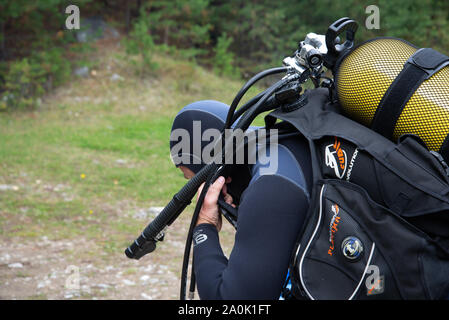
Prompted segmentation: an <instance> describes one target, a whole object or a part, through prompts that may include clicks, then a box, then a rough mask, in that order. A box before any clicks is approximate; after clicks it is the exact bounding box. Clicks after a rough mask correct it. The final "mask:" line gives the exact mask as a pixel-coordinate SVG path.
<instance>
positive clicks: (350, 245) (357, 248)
mask: <svg viewBox="0 0 449 320" xmlns="http://www.w3.org/2000/svg"><path fill="white" fill-rule="evenodd" d="M341 251H342V253H343V255H344V256H345V257H346V258H347V259H349V260H358V259H359V258H360V257H361V256H362V253H363V244H362V241H360V239H358V238H356V237H353V236H350V237H347V238H345V239H344V240H343V241H342V243H341Z"/></svg>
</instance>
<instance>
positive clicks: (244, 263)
mask: <svg viewBox="0 0 449 320" xmlns="http://www.w3.org/2000/svg"><path fill="white" fill-rule="evenodd" d="M228 109H229V106H228V105H226V104H224V103H221V102H218V101H212V100H207V101H198V102H194V103H192V104H189V105H187V106H186V107H184V108H183V109H182V110H181V111H180V112H179V113H178V114H177V116H176V117H175V119H174V122H173V126H172V133H173V132H174V131H175V130H176V129H183V130H187V132H190V133H191V135H190V137H193V136H194V133H193V131H194V126H193V124H194V122H196V123H198V122H199V123H200V124H201V133H203V132H205V131H206V130H208V129H218V130H221V129H222V128H223V125H224V123H225V119H226V115H227V113H228ZM251 129H252V130H257V128H254V127H253V128H251ZM170 140H171V141H170V149H171V150H173V147H174V146H175V145H176V143H177V141H175V140H172V139H170ZM192 140H193V139H192ZM190 143H191V146H190V147H191V148H190V149H188V150H191V151H190V153H189V154H183V156H184V157H183V159H184V161H183V162H181V163H177V164H176V166H177V167H178V168H179V169H180V170H181V171H182V172H183V173H184V176H185V178H187V179H189V178H191V177H193V176H194V175H195V174H196V173H197V172H198V171H199V170H201V168H202V167H203V166H204V165H205V163H204V162H201V163H199V162H200V161H199V159H200V158H201V149H202V148H204V146H205V141H202V142H201V148H198V147H197V148H196V150H194V149H195V147H194V141H191V142H190ZM194 151H196V152H194ZM174 156H176V155H174V154H173V153H172V158H173V157H174ZM274 156H276V159H271V157H273V158H274ZM268 157H269V158H270V159H269V160H270V161H277V166H276V169H275V170H272V171H270V170H266V169H267V166H266V161H264V163H262V162H261V161H256V162H255V163H254V164H247V165H237V166H234V167H236V168H237V170H236V171H233V173H232V175H231V176H230V177H228V178H227V179H225V178H224V177H220V178H218V179H217V180H216V181H215V182H214V183H213V184H212V185H211V186H210V188H209V190H208V192H207V194H206V197H205V199H204V203H203V206H202V208H201V211H200V214H199V217H198V221H197V225H196V227H195V229H194V236H193V239H194V240H193V245H194V248H193V266H194V272H195V277H196V281H197V285H198V293H199V296H200V298H201V299H213V300H218V299H269V300H275V299H278V298H279V297H280V295H281V291H282V288H283V285H284V282H285V279H286V275H287V272H288V267H289V262H290V257H291V254H292V250H293V249H294V245H295V241H296V240H297V236H298V234H299V232H300V230H301V228H302V226H303V224H304V221H305V216H306V213H307V209H308V206H309V197H310V188H311V183H312V170H311V162H310V152H309V148H308V145H307V142H306V140H305V139H303V138H301V136H300V135H299V134H295V135H285V137H284V136H282V135H280V136H279V138H278V144H277V153H276V154H274V153H273V154H272V153H269V154H268ZM263 169H265V170H263ZM203 185H204V184H203ZM201 188H202V186H201V187H200V190H199V193H198V194H200V192H201ZM220 193H221V194H222V195H223V198H224V199H225V201H226V203H228V204H230V205H232V206H233V207H236V208H237V231H236V234H235V242H234V246H233V248H232V252H231V254H230V256H229V259H228V258H227V257H226V256H225V255H224V253H223V251H222V248H221V245H220V241H219V232H220V230H221V225H222V222H221V214H220V213H219V208H218V205H217V201H218V199H219V196H220ZM237 206H238V207H237Z"/></svg>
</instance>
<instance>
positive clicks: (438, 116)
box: [334, 38, 449, 162]
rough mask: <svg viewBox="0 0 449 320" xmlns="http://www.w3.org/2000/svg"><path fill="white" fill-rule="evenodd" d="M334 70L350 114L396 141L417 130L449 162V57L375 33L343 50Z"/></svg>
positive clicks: (342, 100) (342, 99)
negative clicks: (369, 38) (361, 42)
mask: <svg viewBox="0 0 449 320" xmlns="http://www.w3.org/2000/svg"><path fill="white" fill-rule="evenodd" d="M334 74H335V88H336V92H337V95H338V99H339V102H340V104H341V106H342V108H343V111H344V112H345V113H346V115H347V116H348V117H350V118H352V119H353V120H355V121H358V122H360V123H362V124H364V125H366V126H368V127H370V128H372V129H373V130H375V131H377V132H379V133H380V134H382V135H384V136H385V137H387V138H389V139H392V140H393V141H397V139H398V138H399V137H400V136H402V135H404V134H414V135H417V136H419V137H420V138H421V140H423V141H424V142H425V143H426V145H427V148H428V149H429V150H433V151H436V152H439V153H440V154H441V155H442V156H443V158H445V160H446V162H448V161H449V138H448V134H449V57H447V56H445V55H443V54H441V53H439V52H437V51H435V50H433V49H430V48H423V49H418V48H416V47H415V46H413V45H411V44H409V43H408V42H406V41H404V40H401V39H395V38H377V39H373V40H370V41H367V42H365V43H363V44H361V45H359V46H357V47H355V48H353V49H351V50H348V51H347V52H346V53H345V54H344V55H342V57H341V58H340V59H339V61H337V63H336V65H335V68H334Z"/></svg>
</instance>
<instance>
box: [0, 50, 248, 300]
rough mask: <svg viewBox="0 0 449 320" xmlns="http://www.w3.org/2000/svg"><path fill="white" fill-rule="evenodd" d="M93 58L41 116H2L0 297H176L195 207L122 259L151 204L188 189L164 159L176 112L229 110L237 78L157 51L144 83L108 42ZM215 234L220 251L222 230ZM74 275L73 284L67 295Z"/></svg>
mask: <svg viewBox="0 0 449 320" xmlns="http://www.w3.org/2000/svg"><path fill="white" fill-rule="evenodd" d="M92 59H93V61H94V62H95V63H93V68H92V69H91V70H92V72H91V74H90V75H89V76H88V77H86V78H74V79H73V80H72V81H71V82H70V83H68V84H66V85H65V86H63V87H61V88H59V89H57V90H55V91H54V92H52V93H51V94H50V95H47V96H46V97H44V99H43V101H42V104H41V107H40V108H39V109H38V110H35V111H25V112H23V111H19V112H12V113H2V114H0V159H1V161H0V298H3V299H14V298H18V299H64V298H67V299H76V298H84V299H92V298H98V299H109V298H111V299H173V298H177V297H178V291H179V282H178V279H179V274H180V269H181V259H182V254H183V250H184V241H185V237H186V234H187V229H188V226H189V222H190V215H191V212H192V211H193V206H191V207H190V209H189V210H187V211H186V212H185V213H184V214H183V215H182V216H181V217H180V218H179V219H178V220H177V221H176V222H175V223H174V224H173V225H172V226H171V228H170V229H169V231H168V234H167V236H166V240H165V241H164V242H163V243H161V245H160V246H159V248H158V250H157V251H156V252H155V253H153V254H152V255H150V256H148V257H145V258H143V259H142V260H141V261H131V260H128V259H127V258H126V257H125V255H124V253H123V252H124V249H125V248H126V246H128V245H129V243H130V241H132V240H134V238H135V237H136V236H137V235H138V234H139V233H140V231H141V230H142V229H143V228H144V227H145V226H146V224H147V223H148V222H149V221H150V220H151V219H152V218H153V217H154V215H155V213H154V211H153V210H150V208H152V207H161V206H164V205H165V204H166V203H168V201H169V200H170V199H171V197H172V196H173V194H174V193H175V192H176V191H177V190H178V189H179V188H180V187H182V186H183V185H184V183H185V180H184V178H183V176H182V174H181V172H180V171H179V170H176V169H175V168H174V166H173V164H172V162H171V160H170V158H169V147H168V146H169V135H170V127H171V121H172V119H173V117H174V115H175V114H176V113H177V111H178V110H179V109H180V108H181V107H182V106H184V105H186V104H188V103H190V102H193V101H196V100H202V99H214V100H220V101H223V102H225V103H228V104H229V103H230V102H231V101H232V98H233V97H234V95H235V94H236V92H237V91H238V89H239V88H240V87H241V85H242V84H243V82H241V81H235V80H229V79H224V78H220V77H218V76H216V75H214V74H212V72H210V71H208V70H205V69H202V68H200V67H198V66H195V65H193V64H191V63H189V62H186V61H179V60H174V59H171V58H170V57H166V56H162V55H160V56H156V57H155V59H156V61H157V62H158V64H159V65H160V68H159V70H158V72H157V73H155V74H154V75H153V76H148V77H146V78H145V79H141V78H138V77H136V76H135V74H134V72H133V71H132V69H131V68H130V66H129V65H128V64H127V61H126V59H125V58H123V56H122V53H121V49H120V48H119V47H118V46H117V44H109V45H107V46H100V47H99V49H98V50H97V51H96V52H95V53H94V55H93V57H92ZM114 74H117V75H119V76H120V77H115V78H119V80H115V78H114V77H113V75H114ZM255 92H256V91H252V92H251V93H250V94H249V97H251V95H252V94H254V93H255ZM225 224H226V223H225ZM221 237H222V240H223V243H224V246H225V251H226V250H229V248H230V247H231V245H232V242H233V231H232V228H231V227H230V226H229V225H227V224H226V226H225V228H224V231H223V232H222V233H221ZM226 248H228V249H226ZM71 266H74V267H75V269H76V268H78V269H76V270H77V271H76V272H73V273H72V269H73V268H72V267H71ZM75 273H76V274H77V275H79V279H80V281H79V285H80V286H79V289H77V290H68V289H67V286H66V284H67V281H68V279H70V277H71V276H72V275H73V274H75ZM69 287H70V286H69Z"/></svg>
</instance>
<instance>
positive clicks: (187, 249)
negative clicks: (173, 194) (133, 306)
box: [180, 164, 221, 300]
mask: <svg viewBox="0 0 449 320" xmlns="http://www.w3.org/2000/svg"><path fill="white" fill-rule="evenodd" d="M213 165H214V168H213V169H212V170H213V171H216V170H214V169H216V168H217V165H216V164H213ZM220 172H221V170H219V171H216V172H214V173H213V174H210V175H209V177H208V178H207V180H206V182H205V183H204V187H203V190H201V193H200V196H199V197H198V201H197V204H196V207H195V211H194V212H193V215H192V220H191V222H190V227H189V232H188V233H187V239H186V245H185V247H184V258H183V261H182V269H181V288H180V300H185V299H186V284H187V272H188V270H187V269H188V267H189V258H190V250H191V247H192V239H193V229H194V228H195V225H196V222H197V220H198V216H199V214H200V211H201V207H202V206H203V201H204V198H205V196H206V194H207V190H209V186H210V185H211V184H212V183H213V182H214V181H215V180H216V179H217V178H218V174H219V173H220ZM192 272H193V265H192ZM193 281H195V279H193Z"/></svg>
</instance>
